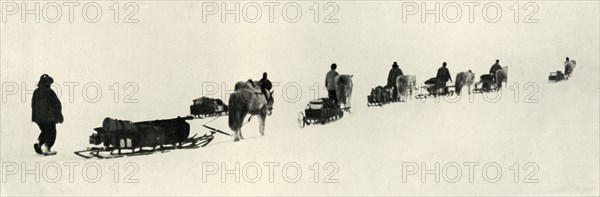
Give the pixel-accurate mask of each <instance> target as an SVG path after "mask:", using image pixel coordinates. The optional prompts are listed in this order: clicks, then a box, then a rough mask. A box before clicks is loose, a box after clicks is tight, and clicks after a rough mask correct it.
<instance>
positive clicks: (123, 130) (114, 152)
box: [74, 116, 226, 159]
mask: <svg viewBox="0 0 600 197" xmlns="http://www.w3.org/2000/svg"><path fill="white" fill-rule="evenodd" d="M192 119H194V117H192V116H186V117H177V118H173V119H166V120H153V121H143V122H135V123H133V122H131V121H126V120H116V119H112V118H105V119H104V121H103V123H102V127H98V128H95V129H94V130H95V131H96V133H93V134H92V135H91V136H90V137H89V143H90V144H92V145H95V146H93V147H89V148H87V149H86V150H80V151H75V152H74V153H75V154H76V155H78V156H81V157H83V158H87V159H89V158H94V157H96V158H101V159H108V158H116V157H123V156H137V155H147V154H152V153H155V152H167V151H169V150H172V149H190V148H199V147H204V146H206V145H208V144H209V143H210V142H211V141H212V140H213V139H214V136H213V135H214V134H215V133H223V134H226V133H225V132H222V131H216V130H215V129H211V130H210V132H209V133H207V134H204V135H202V136H197V135H193V136H191V137H190V136H189V134H190V125H189V124H188V123H187V122H186V121H187V120H192Z"/></svg>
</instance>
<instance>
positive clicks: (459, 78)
mask: <svg viewBox="0 0 600 197" xmlns="http://www.w3.org/2000/svg"><path fill="white" fill-rule="evenodd" d="M462 78H463V76H462V75H461V73H458V75H456V79H455V80H456V81H454V88H455V89H456V94H457V95H459V96H460V91H461V90H462V86H463V84H462Z"/></svg>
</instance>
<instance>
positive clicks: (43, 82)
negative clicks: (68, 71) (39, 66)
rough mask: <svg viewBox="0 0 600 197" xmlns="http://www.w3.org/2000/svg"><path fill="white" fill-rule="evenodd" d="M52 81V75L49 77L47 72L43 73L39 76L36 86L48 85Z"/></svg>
mask: <svg viewBox="0 0 600 197" xmlns="http://www.w3.org/2000/svg"><path fill="white" fill-rule="evenodd" d="M52 83H54V79H52V77H50V76H49V75H48V74H43V75H42V76H40V81H39V82H38V87H50V85H52Z"/></svg>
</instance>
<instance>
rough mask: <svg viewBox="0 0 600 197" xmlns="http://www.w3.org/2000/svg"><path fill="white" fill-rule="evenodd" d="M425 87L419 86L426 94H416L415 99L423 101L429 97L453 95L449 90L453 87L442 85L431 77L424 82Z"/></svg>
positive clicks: (452, 91)
mask: <svg viewBox="0 0 600 197" xmlns="http://www.w3.org/2000/svg"><path fill="white" fill-rule="evenodd" d="M424 84H425V85H423V86H421V88H422V89H425V90H426V91H427V93H425V94H423V93H421V94H418V95H417V96H415V98H417V99H424V98H428V97H430V96H433V97H438V96H452V95H454V90H450V88H454V86H453V85H443V84H441V83H440V82H438V80H437V79H436V78H435V77H433V78H430V79H428V80H427V81H425V82H424Z"/></svg>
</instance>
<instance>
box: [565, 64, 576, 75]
mask: <svg viewBox="0 0 600 197" xmlns="http://www.w3.org/2000/svg"><path fill="white" fill-rule="evenodd" d="M570 61H571V62H569V63H567V64H565V76H567V78H568V77H570V76H571V73H573V70H574V69H575V65H576V64H577V62H575V60H570Z"/></svg>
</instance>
